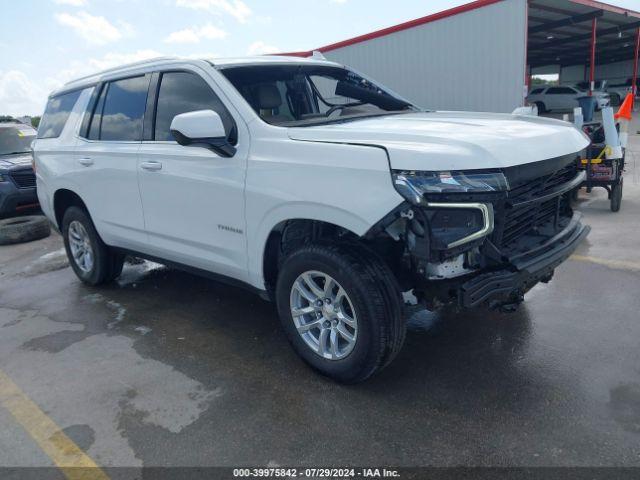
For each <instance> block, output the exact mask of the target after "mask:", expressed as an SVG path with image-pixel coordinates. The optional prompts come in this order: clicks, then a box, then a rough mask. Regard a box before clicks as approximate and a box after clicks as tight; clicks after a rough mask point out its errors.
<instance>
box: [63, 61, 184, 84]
mask: <svg viewBox="0 0 640 480" xmlns="http://www.w3.org/2000/svg"><path fill="white" fill-rule="evenodd" d="M176 59H178V57H168V56H167V57H154V58H147V59H146V60H140V61H138V62H132V63H126V64H124V65H119V66H117V67H112V68H107V69H106V70H101V71H99V72H95V73H92V74H90V75H85V76H84V77H80V78H76V79H73V80H70V81H68V82H67V83H65V85H71V84H72V83H76V82H80V81H82V80H86V79H88V78H92V77H97V76H99V75H104V74H107V73H111V72H117V71H119V70H125V69H127V68H132V67H141V66H144V65H147V64H149V63H154V62H159V61H162V60H176Z"/></svg>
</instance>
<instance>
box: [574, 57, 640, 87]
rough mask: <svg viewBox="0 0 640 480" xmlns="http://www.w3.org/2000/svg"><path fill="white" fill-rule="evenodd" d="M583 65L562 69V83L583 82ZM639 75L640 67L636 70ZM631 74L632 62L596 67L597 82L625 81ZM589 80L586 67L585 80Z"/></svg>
mask: <svg viewBox="0 0 640 480" xmlns="http://www.w3.org/2000/svg"><path fill="white" fill-rule="evenodd" d="M584 72H585V70H584V65H574V66H571V67H564V68H563V69H562V82H563V83H571V82H581V81H582V80H584ZM638 72H639V73H640V66H639V68H638ZM632 74H633V61H632V60H629V61H626V62H616V63H610V64H607V65H596V79H597V80H626V79H628V78H631V76H632ZM588 78H589V67H587V79H588Z"/></svg>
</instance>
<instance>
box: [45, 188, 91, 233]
mask: <svg viewBox="0 0 640 480" xmlns="http://www.w3.org/2000/svg"><path fill="white" fill-rule="evenodd" d="M69 207H80V208H82V209H83V210H85V211H86V212H87V214H88V213H89V210H88V209H87V205H86V204H85V203H84V200H82V198H81V197H80V195H78V194H77V193H76V192H74V191H73V190H70V189H68V188H59V189H58V190H56V192H55V193H54V194H53V213H54V215H55V219H56V225H57V226H58V228H59V229H62V219H63V217H64V212H66V211H67V209H68V208H69Z"/></svg>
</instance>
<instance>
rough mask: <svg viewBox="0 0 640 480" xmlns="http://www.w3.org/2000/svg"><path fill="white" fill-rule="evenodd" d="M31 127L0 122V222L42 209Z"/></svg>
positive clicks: (33, 136)
mask: <svg viewBox="0 0 640 480" xmlns="http://www.w3.org/2000/svg"><path fill="white" fill-rule="evenodd" d="M36 133H37V132H36V131H35V129H33V128H32V127H31V126H29V125H26V124H24V123H20V122H17V121H8V122H0V218H4V217H10V216H13V215H17V214H19V213H22V212H24V211H27V210H31V209H33V208H36V207H37V206H38V196H37V194H36V176H35V173H34V171H33V167H32V165H31V161H32V155H31V142H32V141H33V140H34V139H35V138H36Z"/></svg>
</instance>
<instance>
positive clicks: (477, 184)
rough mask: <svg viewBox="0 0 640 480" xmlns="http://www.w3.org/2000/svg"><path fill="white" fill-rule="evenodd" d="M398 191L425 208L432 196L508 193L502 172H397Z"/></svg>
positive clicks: (395, 175)
mask: <svg viewBox="0 0 640 480" xmlns="http://www.w3.org/2000/svg"><path fill="white" fill-rule="evenodd" d="M393 182H394V184H395V187H396V190H398V192H399V193H400V195H402V196H403V197H404V198H405V199H406V200H408V201H409V202H410V203H412V204H414V205H423V204H424V203H425V202H426V200H425V199H424V195H425V194H428V193H482V192H502V191H505V190H508V188H509V183H508V182H507V179H506V177H505V176H504V175H503V174H502V173H500V172H491V173H475V172H407V171H398V170H396V171H394V173H393Z"/></svg>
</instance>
